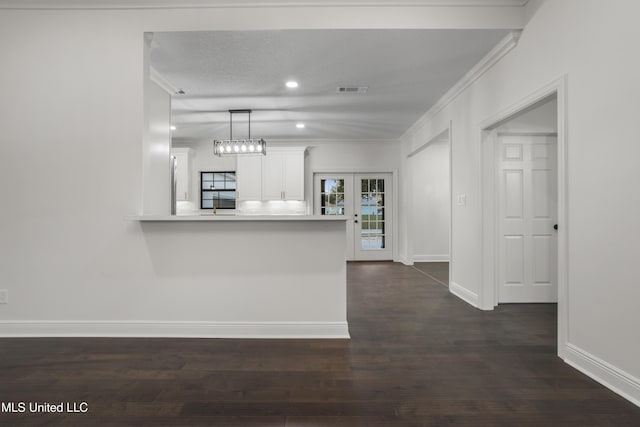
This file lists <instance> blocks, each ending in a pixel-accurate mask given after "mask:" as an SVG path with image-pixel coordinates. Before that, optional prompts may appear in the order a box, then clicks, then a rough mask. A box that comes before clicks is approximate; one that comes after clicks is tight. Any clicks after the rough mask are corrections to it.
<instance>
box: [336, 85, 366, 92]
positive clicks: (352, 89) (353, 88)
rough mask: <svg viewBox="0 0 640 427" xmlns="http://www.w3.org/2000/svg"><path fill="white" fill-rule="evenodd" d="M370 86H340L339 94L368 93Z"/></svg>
mask: <svg viewBox="0 0 640 427" xmlns="http://www.w3.org/2000/svg"><path fill="white" fill-rule="evenodd" d="M368 90H369V86H339V87H338V90H336V92H338V93H367V91H368Z"/></svg>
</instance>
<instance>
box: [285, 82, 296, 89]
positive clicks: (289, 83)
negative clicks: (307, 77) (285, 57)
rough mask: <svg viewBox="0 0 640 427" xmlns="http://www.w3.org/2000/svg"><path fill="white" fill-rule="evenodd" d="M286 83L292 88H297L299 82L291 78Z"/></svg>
mask: <svg viewBox="0 0 640 427" xmlns="http://www.w3.org/2000/svg"><path fill="white" fill-rule="evenodd" d="M286 85H287V87H288V88H290V89H295V88H297V87H298V82H294V81H293V80H290V81H288V82H287V83H286Z"/></svg>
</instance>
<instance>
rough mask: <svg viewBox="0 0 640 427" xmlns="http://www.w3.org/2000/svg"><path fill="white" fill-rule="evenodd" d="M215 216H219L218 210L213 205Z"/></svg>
mask: <svg viewBox="0 0 640 427" xmlns="http://www.w3.org/2000/svg"><path fill="white" fill-rule="evenodd" d="M213 214H214V215H218V212H217V209H216V205H213Z"/></svg>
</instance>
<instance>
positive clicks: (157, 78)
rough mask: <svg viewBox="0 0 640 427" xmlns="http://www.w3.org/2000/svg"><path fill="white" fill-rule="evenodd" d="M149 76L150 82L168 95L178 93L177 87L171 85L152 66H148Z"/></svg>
mask: <svg viewBox="0 0 640 427" xmlns="http://www.w3.org/2000/svg"><path fill="white" fill-rule="evenodd" d="M149 78H150V79H151V81H152V82H154V83H155V84H157V85H158V86H160V87H161V88H162V89H164V90H165V91H167V92H168V93H169V95H171V96H173V95H175V94H176V93H178V88H177V87H175V86H174V85H172V84H171V83H170V82H169V81H168V80H167V79H166V78H165V77H164V76H163V75H162V74H160V73H159V72H158V70H156V69H155V68H153V66H150V67H149Z"/></svg>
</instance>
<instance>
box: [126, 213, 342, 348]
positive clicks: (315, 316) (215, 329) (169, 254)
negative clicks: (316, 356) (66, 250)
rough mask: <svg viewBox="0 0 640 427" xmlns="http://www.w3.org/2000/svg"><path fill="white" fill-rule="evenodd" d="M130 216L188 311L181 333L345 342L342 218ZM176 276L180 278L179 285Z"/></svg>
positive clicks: (155, 263)
mask: <svg viewBox="0 0 640 427" xmlns="http://www.w3.org/2000/svg"><path fill="white" fill-rule="evenodd" d="M133 219H136V220H138V221H140V224H141V227H142V230H143V233H144V236H145V239H146V243H147V246H148V251H149V255H150V257H151V260H152V265H153V267H154V269H155V274H156V275H157V276H158V278H159V279H160V280H162V281H171V282H172V287H173V288H174V289H175V292H179V293H180V294H181V296H180V300H181V301H182V302H183V304H186V305H188V306H189V310H188V313H189V315H188V318H184V314H182V315H181V317H182V318H181V319H180V321H185V322H186V325H187V327H189V328H191V327H192V326H193V325H195V329H193V330H192V331H191V332H190V333H189V334H188V335H191V336H197V337H211V338H349V332H348V326H347V307H346V304H347V301H346V297H347V292H346V261H345V237H346V236H345V233H346V223H345V221H346V219H347V218H346V217H335V216H319V215H225V214H218V215H213V214H200V215H198V214H196V215H178V216H175V215H173V216H172V215H166V216H163V215H158V216H139V217H135V218H133ZM184 254H189V256H188V257H187V256H184ZM176 278H188V280H187V283H184V284H183V283H180V282H179V281H177V280H175V279H176ZM175 310H176V312H180V313H184V312H185V310H184V309H182V310H180V309H175ZM170 311H171V309H170ZM169 314H171V313H169ZM179 335H180V336H184V335H185V334H184V333H180V334H179Z"/></svg>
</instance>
